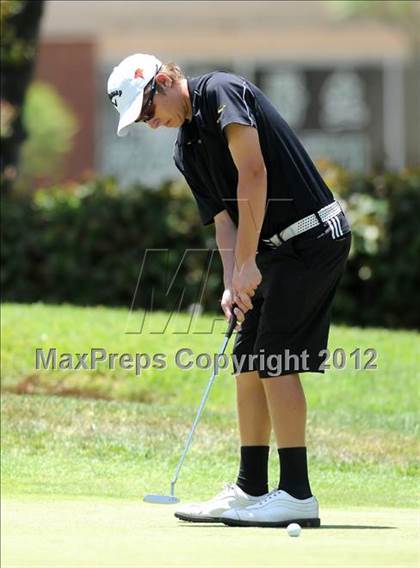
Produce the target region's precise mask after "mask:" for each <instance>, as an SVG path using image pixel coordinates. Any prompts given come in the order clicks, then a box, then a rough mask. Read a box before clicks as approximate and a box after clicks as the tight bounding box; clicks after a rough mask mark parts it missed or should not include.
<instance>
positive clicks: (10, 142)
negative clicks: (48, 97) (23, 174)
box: [0, 0, 44, 191]
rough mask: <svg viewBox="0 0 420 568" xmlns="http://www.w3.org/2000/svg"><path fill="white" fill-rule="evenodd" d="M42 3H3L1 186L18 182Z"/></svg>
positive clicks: (23, 0) (36, 0)
mask: <svg viewBox="0 0 420 568" xmlns="http://www.w3.org/2000/svg"><path fill="white" fill-rule="evenodd" d="M43 6H44V1H43V0H2V2H1V16H0V24H1V51H0V62H1V85H2V92H1V117H2V118H1V143H2V153H1V161H0V175H1V187H2V190H3V191H10V189H11V187H12V184H13V181H14V180H15V179H16V175H17V167H18V161H19V151H20V147H21V145H22V143H23V141H24V140H25V138H26V132H25V129H24V126H23V121H22V107H23V102H24V99H25V94H26V90H27V88H28V85H29V83H30V81H31V79H32V74H33V70H34V65H35V57H36V48H37V44H38V34H39V25H40V21H41V17H42V12H43Z"/></svg>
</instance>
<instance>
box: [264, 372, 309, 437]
mask: <svg viewBox="0 0 420 568" xmlns="http://www.w3.org/2000/svg"><path fill="white" fill-rule="evenodd" d="M260 381H261V383H262V384H263V388H264V389H265V394H266V397H267V402H268V408H269V412H270V416H271V423H272V425H273V430H274V434H275V437H276V442H277V447H279V448H294V447H298V446H304V445H305V426H306V399H305V393H304V391H303V387H302V384H301V382H300V378H299V375H298V374H297V373H295V374H292V375H284V376H282V377H273V378H269V379H268V378H266V379H260Z"/></svg>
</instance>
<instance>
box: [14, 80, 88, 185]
mask: <svg viewBox="0 0 420 568" xmlns="http://www.w3.org/2000/svg"><path fill="white" fill-rule="evenodd" d="M23 122H24V126H25V129H26V131H27V136H28V138H27V140H26V142H25V143H24V145H23V147H22V157H21V164H20V168H19V178H18V181H17V186H18V187H28V186H31V184H32V182H33V181H34V180H35V179H39V178H44V179H45V178H48V179H49V180H54V179H55V177H56V176H58V175H59V174H60V173H61V171H62V166H63V159H64V156H65V155H66V154H67V153H68V152H69V151H70V149H71V145H72V140H73V136H74V135H75V134H76V132H77V129H78V125H77V120H76V118H75V115H74V114H73V112H72V111H71V109H70V108H69V107H68V106H67V105H66V103H65V102H64V100H63V99H62V98H61V97H60V96H59V94H58V93H57V92H56V91H55V90H54V88H53V87H51V86H50V85H47V84H45V83H40V82H37V83H32V85H31V86H30V87H29V89H28V92H27V94H26V100H25V105H24V107H23Z"/></svg>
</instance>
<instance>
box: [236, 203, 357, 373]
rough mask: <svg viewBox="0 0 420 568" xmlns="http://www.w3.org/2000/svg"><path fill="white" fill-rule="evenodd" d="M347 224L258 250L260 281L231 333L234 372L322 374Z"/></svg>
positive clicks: (346, 250)
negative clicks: (339, 232)
mask: <svg viewBox="0 0 420 568" xmlns="http://www.w3.org/2000/svg"><path fill="white" fill-rule="evenodd" d="M341 215H343V214H341ZM343 217H344V215H343ZM344 221H345V218H344ZM346 228H347V232H344V235H342V236H340V237H338V238H333V237H336V235H334V234H333V233H332V232H331V229H330V227H329V226H328V225H327V224H325V225H324V226H318V227H315V228H314V229H311V230H310V231H307V232H305V233H303V234H302V235H299V236H297V237H294V238H292V239H290V240H288V241H286V242H285V243H283V244H282V245H281V246H280V247H279V248H277V249H274V250H273V249H270V250H259V252H258V254H257V257H256V261H257V265H258V267H259V269H260V271H261V274H262V282H261V284H260V285H259V287H258V288H257V290H256V293H255V296H254V297H253V298H252V303H253V306H254V307H253V309H252V310H249V311H248V312H247V313H246V316H245V321H244V322H243V323H242V326H241V329H240V331H238V333H237V335H236V341H235V345H234V348H233V354H232V359H233V368H234V373H235V374H237V373H245V372H248V371H258V373H259V376H260V377H261V378H269V377H276V376H281V375H287V374H290V373H303V372H307V371H310V372H313V373H323V372H324V371H323V369H322V363H323V362H324V360H325V353H324V354H323V353H322V351H323V350H324V349H326V348H327V344H328V333H329V327H330V315H331V308H332V303H333V299H334V295H335V292H336V289H337V285H338V283H339V280H340V278H341V276H342V274H343V271H344V267H345V264H346V260H347V257H348V254H349V251H350V245H351V232H350V229H349V228H348V225H347V224H346Z"/></svg>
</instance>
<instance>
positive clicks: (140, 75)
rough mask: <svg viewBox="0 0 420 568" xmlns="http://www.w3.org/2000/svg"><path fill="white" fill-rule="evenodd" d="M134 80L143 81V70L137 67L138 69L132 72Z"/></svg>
mask: <svg viewBox="0 0 420 568" xmlns="http://www.w3.org/2000/svg"><path fill="white" fill-rule="evenodd" d="M134 79H144V75H143V69H141V68H140V67H139V68H138V69H136V70H135V72H134Z"/></svg>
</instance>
